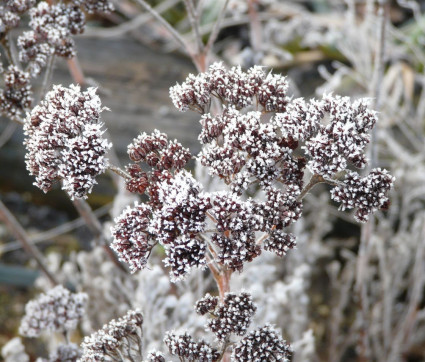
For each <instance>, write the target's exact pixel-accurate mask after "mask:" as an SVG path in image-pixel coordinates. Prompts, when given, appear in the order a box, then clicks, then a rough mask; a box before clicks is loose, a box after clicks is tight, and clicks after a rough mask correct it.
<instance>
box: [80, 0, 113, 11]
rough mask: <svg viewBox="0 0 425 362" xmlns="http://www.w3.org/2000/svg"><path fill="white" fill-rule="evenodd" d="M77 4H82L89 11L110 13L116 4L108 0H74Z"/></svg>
mask: <svg viewBox="0 0 425 362" xmlns="http://www.w3.org/2000/svg"><path fill="white" fill-rule="evenodd" d="M72 2H73V3H74V4H75V5H79V6H82V7H83V9H84V10H86V11H87V12H88V13H90V14H93V13H110V12H111V11H113V10H114V6H113V5H112V3H110V2H109V1H108V0H72Z"/></svg>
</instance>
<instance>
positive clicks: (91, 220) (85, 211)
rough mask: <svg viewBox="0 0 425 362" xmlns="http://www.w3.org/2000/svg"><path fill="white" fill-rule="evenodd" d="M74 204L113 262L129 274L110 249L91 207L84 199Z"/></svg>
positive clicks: (76, 200) (75, 201) (74, 201)
mask: <svg viewBox="0 0 425 362" xmlns="http://www.w3.org/2000/svg"><path fill="white" fill-rule="evenodd" d="M72 203H73V204H74V206H75V208H76V209H77V211H78V212H79V213H80V215H81V217H82V218H83V219H84V220H85V222H86V224H87V227H88V228H89V229H90V231H91V232H92V233H93V235H95V237H96V238H97V239H99V240H100V242H101V243H102V244H103V248H104V250H105V252H106V253H107V255H108V256H109V258H110V259H111V261H112V262H113V263H114V264H115V265H116V266H117V267H118V268H120V269H121V270H122V271H124V272H127V270H126V269H125V268H124V266H123V265H122V264H121V263H120V261H119V260H118V258H117V256H116V254H115V253H114V252H113V251H112V249H111V248H110V247H109V245H108V243H107V241H106V238H105V237H104V235H103V230H102V225H101V224H100V221H99V220H98V219H97V217H96V215H95V214H94V212H93V210H92V209H91V207H90V205H89V204H88V203H87V202H86V201H85V200H83V199H75V200H73V201H72Z"/></svg>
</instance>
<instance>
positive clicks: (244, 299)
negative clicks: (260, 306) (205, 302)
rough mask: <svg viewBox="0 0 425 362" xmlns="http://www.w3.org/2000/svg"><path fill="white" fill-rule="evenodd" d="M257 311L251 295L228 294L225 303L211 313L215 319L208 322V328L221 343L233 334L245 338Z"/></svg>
mask: <svg viewBox="0 0 425 362" xmlns="http://www.w3.org/2000/svg"><path fill="white" fill-rule="evenodd" d="M256 310H257V307H256V306H255V304H254V303H253V302H252V297H251V294H249V293H245V292H242V293H239V294H235V293H226V295H225V297H224V301H223V303H220V304H219V305H218V306H217V307H216V309H215V310H214V312H211V313H212V314H213V315H214V317H215V318H213V319H210V320H209V321H208V323H207V328H208V329H209V330H210V331H211V332H213V333H214V334H215V335H216V337H217V339H218V340H219V341H223V340H225V339H226V337H228V336H229V335H230V334H231V333H234V334H237V335H238V336H243V335H244V334H245V333H246V330H247V328H248V327H249V325H250V324H251V319H252V317H253V315H254V314H255V311H256Z"/></svg>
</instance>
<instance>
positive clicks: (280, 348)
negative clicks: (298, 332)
mask: <svg viewBox="0 0 425 362" xmlns="http://www.w3.org/2000/svg"><path fill="white" fill-rule="evenodd" d="M291 352H292V350H291V348H290V347H289V346H288V345H287V344H286V342H285V341H284V340H283V339H282V337H281V336H280V335H279V334H278V333H277V331H276V330H275V329H274V328H273V327H272V326H271V325H270V324H266V325H265V326H264V327H262V328H259V329H256V330H254V331H252V332H250V333H249V334H248V335H247V336H246V337H245V338H243V339H242V340H240V341H239V342H238V343H237V344H236V346H235V347H234V349H233V353H232V361H235V362H263V361H289V357H290V355H291Z"/></svg>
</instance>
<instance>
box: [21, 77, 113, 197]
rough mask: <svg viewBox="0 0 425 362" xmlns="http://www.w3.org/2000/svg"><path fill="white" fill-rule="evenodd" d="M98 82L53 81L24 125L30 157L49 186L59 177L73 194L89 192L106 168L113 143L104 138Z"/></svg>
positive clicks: (31, 164) (42, 185) (35, 171)
mask: <svg viewBox="0 0 425 362" xmlns="http://www.w3.org/2000/svg"><path fill="white" fill-rule="evenodd" d="M103 109H104V108H102V105H101V102H100V98H99V97H98V96H97V94H96V89H95V88H89V89H88V90H87V91H85V92H82V91H81V90H80V87H79V86H74V85H71V86H70V88H64V87H62V86H54V87H53V90H52V91H50V92H48V93H47V95H46V97H45V100H44V101H42V102H41V103H40V105H38V106H36V107H34V109H33V110H32V112H31V113H30V114H29V115H28V118H27V120H26V123H25V125H24V130H25V135H26V136H27V138H26V140H25V145H26V149H27V154H26V163H27V168H28V170H29V171H30V174H31V175H34V176H35V177H36V182H35V185H36V186H37V187H39V188H40V189H41V190H43V191H44V192H47V191H49V190H50V189H51V188H52V185H53V183H54V182H55V181H57V180H63V189H64V190H65V191H67V192H68V194H69V195H70V197H71V198H72V199H74V198H86V197H87V194H88V193H90V192H91V190H92V188H93V186H94V185H95V184H96V180H95V177H96V176H98V175H99V174H101V173H103V172H104V171H105V170H106V168H107V164H108V163H107V162H108V160H107V158H106V152H107V150H108V149H109V148H110V147H111V144H110V143H109V142H108V141H107V140H106V139H104V138H103V133H104V131H103V130H102V126H103V123H101V122H100V112H102V110H103Z"/></svg>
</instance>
